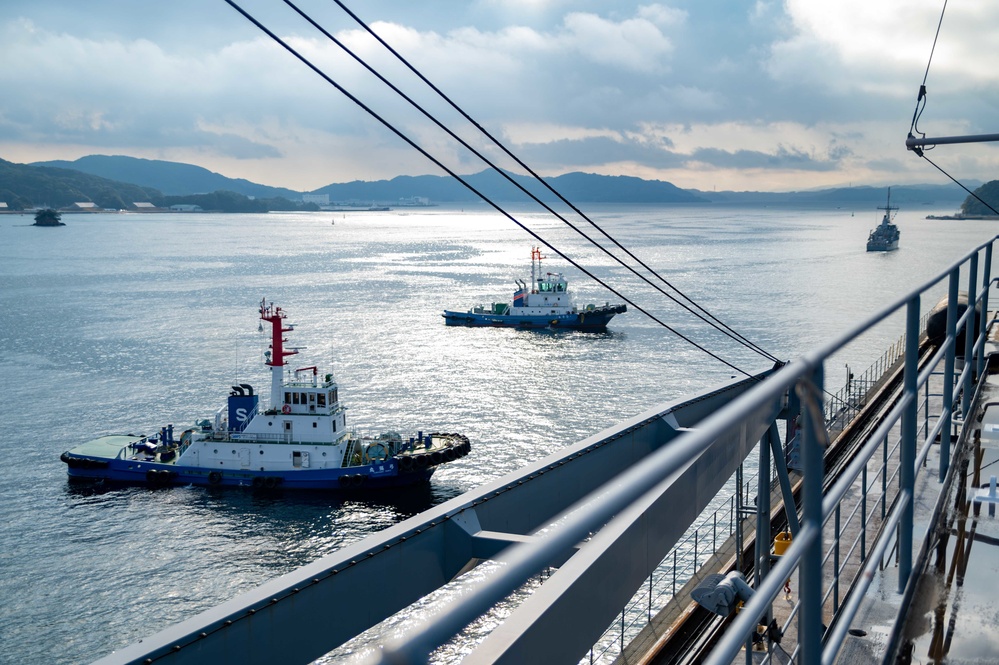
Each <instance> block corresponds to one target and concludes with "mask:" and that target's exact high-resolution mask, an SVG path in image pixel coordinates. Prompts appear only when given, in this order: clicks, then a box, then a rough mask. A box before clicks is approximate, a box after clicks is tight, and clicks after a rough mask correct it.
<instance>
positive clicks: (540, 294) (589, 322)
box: [443, 247, 628, 330]
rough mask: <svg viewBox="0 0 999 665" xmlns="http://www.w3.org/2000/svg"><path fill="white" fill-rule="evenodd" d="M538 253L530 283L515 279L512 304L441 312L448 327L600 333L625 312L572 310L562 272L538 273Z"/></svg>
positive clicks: (533, 252)
mask: <svg viewBox="0 0 999 665" xmlns="http://www.w3.org/2000/svg"><path fill="white" fill-rule="evenodd" d="M543 258H544V257H543V256H541V250H540V249H538V248H537V247H534V248H532V249H531V283H530V284H529V285H528V284H526V283H524V282H523V281H521V280H517V282H516V283H517V290H516V291H515V292H514V294H513V305H510V304H509V303H493V304H491V305H489V306H485V305H479V306H477V307H473V308H472V309H470V310H468V311H467V312H453V311H450V310H445V311H444V315H443V316H444V322H445V323H446V324H447V325H449V326H505V327H514V328H566V329H568V330H604V329H606V328H607V323H608V322H609V321H610V320H611V319H612V318H614V315H615V314H621V313H623V312H625V311H627V309H628V308H627V307H626V306H625V305H610V304H603V305H587V306H586V307H583V308H582V309H580V308H578V307H576V306H575V305H574V304H573V303H572V299H571V298H570V297H569V293H568V290H569V282H568V281H566V279H565V277H563V276H562V273H551V272H548V273H545V272H542V270H541V261H542V259H543Z"/></svg>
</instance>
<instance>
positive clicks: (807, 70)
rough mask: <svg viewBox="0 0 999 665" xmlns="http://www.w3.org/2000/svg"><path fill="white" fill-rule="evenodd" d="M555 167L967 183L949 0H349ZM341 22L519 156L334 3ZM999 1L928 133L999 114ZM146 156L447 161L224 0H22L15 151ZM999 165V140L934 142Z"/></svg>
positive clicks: (0, 27) (25, 158) (440, 139)
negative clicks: (921, 105)
mask: <svg viewBox="0 0 999 665" xmlns="http://www.w3.org/2000/svg"><path fill="white" fill-rule="evenodd" d="M343 2H344V4H345V5H346V6H347V7H348V8H350V9H351V10H352V11H353V12H354V13H356V14H357V15H358V16H359V18H361V19H362V20H364V21H365V22H366V23H368V24H369V25H370V26H371V27H372V28H373V29H374V31H375V32H377V33H378V34H379V35H380V36H381V37H382V38H383V39H384V40H385V41H386V42H388V43H389V44H390V45H391V46H392V47H393V48H395V49H396V50H397V51H398V52H400V53H401V54H402V55H403V56H404V57H406V58H407V59H408V60H409V61H410V62H411V63H412V64H413V65H414V66H415V67H416V68H418V69H419V70H420V71H421V72H422V73H423V74H424V75H425V76H426V77H427V78H428V79H429V80H430V81H432V82H433V83H434V84H435V85H436V86H437V87H438V88H440V89H441V90H443V91H444V92H445V93H447V95H448V96H450V97H451V98H452V99H453V100H454V101H455V102H457V103H458V104H459V105H460V106H461V107H462V108H463V109H464V110H465V111H466V112H467V113H468V114H469V115H470V116H471V117H473V118H474V119H475V120H476V122H478V123H479V124H480V125H481V126H482V127H484V128H486V129H487V130H489V132H490V133H492V134H493V135H495V136H497V137H498V138H500V139H501V140H502V141H503V142H504V144H505V145H507V147H509V148H510V149H511V150H512V151H513V152H514V153H515V154H517V155H518V156H519V157H521V158H522V159H523V160H524V161H525V162H526V163H527V164H529V165H530V166H531V167H532V168H533V169H534V170H536V171H538V172H539V173H541V174H543V175H559V174H562V173H568V172H572V171H584V172H588V173H600V174H605V175H630V176H637V177H641V178H647V179H657V180H666V181H669V182H672V183H673V184H675V185H677V186H679V187H683V188H689V189H701V190H713V189H714V190H719V191H720V190H757V191H794V190H804V189H812V188H821V187H834V186H848V185H851V184H870V185H887V184H907V183H908V184H911V183H936V184H943V183H946V182H949V181H948V180H947V179H946V178H945V176H943V175H942V174H941V173H940V172H939V171H937V170H936V169H934V168H933V167H932V166H931V165H929V164H928V163H927V162H926V161H924V160H922V159H919V158H918V157H916V156H915V155H914V154H912V153H911V152H908V151H906V149H905V138H906V134H907V133H908V131H909V127H910V125H911V123H912V117H913V113H914V111H915V108H916V96H917V92H918V89H919V85H920V83H922V81H923V77H924V75H925V74H926V72H927V63H928V61H929V58H930V51H931V47H932V46H933V38H934V33H935V32H936V28H937V23H938V21H939V19H940V12H941V9H942V5H943V0H933V1H932V2H931V1H928V0H904V1H903V0H836V1H835V2H820V1H818V0H785V1H784V2H778V1H773V2H767V1H763V0H760V1H757V2H753V1H752V0H738V1H737V0H682V1H679V0H678V1H674V2H633V1H632V0H613V1H612V2H611V1H607V0H604V1H597V0H419V1H417V2H414V1H413V0H366V1H365V2H363V3H359V2H356V1H355V0H343ZM295 4H296V5H297V6H298V7H299V8H301V9H302V10H303V11H304V12H306V13H307V14H309V15H311V16H312V17H313V18H314V19H315V20H316V22H317V23H319V24H320V25H322V26H323V27H324V28H325V29H326V30H327V31H328V32H329V33H331V34H333V35H334V36H336V37H337V38H338V39H339V40H341V41H342V42H343V43H345V44H346V45H347V46H349V47H350V48H351V49H353V50H354V51H355V52H356V53H357V54H358V55H359V56H361V57H362V58H364V59H365V60H366V61H368V62H369V63H370V64H371V65H372V66H373V67H374V68H375V69H376V70H378V71H379V72H380V73H382V75H383V76H385V77H386V78H389V79H390V80H392V81H393V83H395V85H397V86H398V87H399V88H400V89H402V90H404V91H405V92H406V93H407V94H408V95H410V96H411V97H412V98H414V99H415V100H417V101H418V102H419V103H420V104H421V105H424V106H425V108H427V110H428V111H430V112H431V113H432V114H433V115H434V116H436V117H438V118H439V119H440V120H441V122H443V123H444V124H445V125H446V126H448V127H450V128H452V130H453V131H455V132H456V133H457V134H459V135H460V136H462V137H463V138H465V140H466V141H468V142H469V143H470V144H472V145H475V146H476V147H477V148H480V149H482V150H483V151H484V152H485V154H487V155H488V156H489V157H490V159H493V160H494V161H495V162H496V163H497V164H498V165H499V166H501V167H504V168H509V169H511V170H514V171H519V170H520V169H519V168H518V167H517V166H516V165H515V164H514V163H513V162H512V161H510V160H509V158H506V157H504V156H503V155H502V154H501V153H499V151H498V150H497V149H495V148H493V147H490V146H489V145H488V144H487V142H486V141H485V140H484V139H482V138H481V136H480V135H479V134H478V133H477V132H476V131H475V130H474V128H472V127H471V126H470V125H469V124H468V123H467V122H466V121H465V120H464V119H463V118H461V116H460V115H458V113H456V112H455V111H454V110H452V109H450V108H449V107H448V106H447V105H446V104H444V103H443V102H441V101H440V100H439V98H437V97H436V96H435V95H433V93H432V92H431V91H429V90H428V89H427V88H426V86H424V85H423V84H422V83H420V82H419V81H418V80H417V79H416V78H415V77H414V76H413V75H412V74H411V73H410V72H408V71H407V70H406V69H405V68H403V67H402V66H401V65H400V64H399V63H398V61H396V60H394V59H393V58H392V57H391V56H390V55H388V54H387V53H386V52H385V51H384V50H383V49H382V48H381V47H380V46H379V45H378V44H377V42H376V41H375V40H374V39H373V38H372V37H370V35H367V34H366V33H364V32H363V31H362V30H361V29H360V27H359V26H358V25H357V24H356V23H354V22H353V21H352V19H350V17H349V16H348V15H347V14H346V13H345V12H344V11H343V10H342V9H341V8H340V7H338V6H337V4H336V3H335V2H333V0H297V1H296V2H295ZM239 5H240V6H241V7H243V9H245V10H246V11H247V12H249V13H250V14H252V15H253V16H255V17H256V18H257V19H258V20H259V21H260V22H261V23H263V24H264V25H266V26H267V27H268V28H270V29H271V30H272V31H273V32H274V33H276V34H277V35H278V36H280V37H281V38H282V39H284V40H286V41H287V42H288V43H289V44H290V45H291V46H293V47H294V48H295V49H296V50H299V51H300V52H301V53H302V54H303V55H304V56H305V57H307V58H308V59H309V60H311V61H312V62H313V63H314V64H315V65H316V66H318V67H319V68H321V69H322V70H323V71H324V72H325V73H326V74H327V75H328V76H329V77H330V78H331V79H333V80H334V81H336V82H337V83H338V84H340V85H341V86H343V87H344V88H345V89H346V90H348V91H349V92H350V93H351V94H353V95H355V96H356V97H357V98H359V99H360V100H361V101H362V102H363V103H364V104H366V105H367V106H368V107H370V108H371V109H373V110H374V111H376V112H377V113H378V114H380V115H381V116H382V117H383V118H384V119H385V120H387V121H389V122H390V123H391V124H393V125H394V126H396V127H397V128H398V129H399V130H400V131H402V132H403V133H404V134H405V135H407V136H409V137H410V138H411V139H412V140H414V141H415V142H416V143H418V144H419V145H421V146H422V147H424V148H425V149H426V150H427V151H428V152H430V153H431V154H433V155H434V156H435V157H437V159H439V160H440V161H441V162H442V163H443V164H445V165H447V166H448V168H451V169H454V170H455V171H457V172H458V173H475V172H478V171H481V170H482V169H483V168H486V167H485V165H484V164H483V163H482V162H480V161H479V160H478V159H477V158H476V157H475V156H474V155H472V154H471V153H468V152H467V151H465V150H464V149H463V148H461V146H460V145H458V144H457V143H456V142H455V141H454V140H453V139H451V138H449V137H448V136H447V135H445V134H444V133H443V132H441V131H440V130H439V129H438V128H436V127H435V126H434V125H432V124H431V123H430V122H429V121H428V120H426V118H424V117H423V116H421V115H420V114H418V113H417V112H415V111H413V110H412V109H411V108H410V107H409V106H408V105H407V104H406V103H405V102H404V101H402V100H401V99H400V98H399V97H397V96H396V95H395V94H394V93H392V92H391V91H389V90H388V89H387V88H385V86H384V85H383V84H382V83H380V82H379V81H378V80H377V79H375V78H374V77H373V76H371V75H370V74H369V73H368V72H366V71H365V70H363V69H362V68H361V67H360V66H358V65H356V63H354V62H353V61H352V60H350V59H349V58H347V57H346V56H344V55H343V54H342V52H340V50H339V48H338V47H337V46H336V45H335V44H333V43H332V42H331V41H330V40H329V39H327V38H326V37H325V36H324V35H323V34H321V33H320V32H318V31H317V30H315V29H314V28H313V27H312V26H310V25H309V24H308V23H307V22H306V21H305V20H304V19H302V18H301V17H300V16H299V15H298V14H296V13H295V12H294V11H293V10H292V9H291V8H290V7H289V6H288V4H286V2H284V1H282V0H239ZM997 57H999V4H997V3H989V2H981V1H979V2H973V3H967V2H965V3H950V5H949V6H948V8H947V13H946V15H945V16H944V20H943V25H942V29H941V32H940V38H939V41H938V43H937V45H936V49H935V51H934V52H933V59H932V64H931V66H930V68H929V73H928V78H927V90H928V96H927V102H926V108H925V110H924V112H923V113H922V115H921V117H920V120H919V124H918V128H919V130H920V131H922V132H924V133H926V134H927V135H929V136H937V137H939V136H951V135H964V134H980V133H997V132H999V113H997V110H999V86H997V82H999V68H996V67H995V66H994V63H995V62H996V59H997ZM90 154H104V155H129V156H133V157H143V158H148V159H164V160H170V161H178V162H186V163H191V164H197V165H199V166H203V167H205V168H207V169H210V170H212V171H216V172H218V173H221V174H223V175H226V176H229V177H234V178H246V179H249V180H252V181H254V182H259V183H262V184H267V185H273V186H282V187H289V188H291V189H295V190H300V191H308V190H313V189H317V188H319V187H322V186H324V185H327V184H330V183H334V182H348V181H352V180H378V179H388V178H392V177H395V176H397V175H421V174H442V173H443V172H442V171H441V169H440V168H439V167H438V166H436V165H434V164H433V163H432V162H430V161H429V160H427V159H426V157H424V156H422V155H421V154H419V152H417V151H416V150H414V149H413V148H412V147H410V146H409V145H407V144H406V143H404V142H403V141H402V140H401V139H400V138H398V137H397V136H396V135H395V134H394V133H392V132H391V131H390V130H389V129H387V128H385V127H384V126H383V125H382V124H381V123H380V122H378V121H377V120H375V119H374V118H372V117H371V116H370V115H369V114H368V113H367V112H365V111H364V110H363V109H361V108H360V107H359V106H357V105H356V104H355V103H354V102H352V101H351V100H350V99H348V98H347V97H346V96H345V95H343V94H342V93H341V92H339V91H338V90H337V89H335V88H334V87H333V86H331V85H330V84H329V83H328V82H326V81H324V80H323V79H322V78H320V77H319V76H318V75H316V74H315V73H314V72H313V71H311V70H310V69H308V68H307V67H306V66H305V65H303V64H302V63H301V62H300V61H299V60H297V59H295V58H294V57H293V56H292V55H290V54H289V53H288V52H287V51H285V50H283V49H282V48H281V47H280V46H278V45H277V44H275V43H274V42H273V41H272V40H271V39H270V37H268V36H267V35H265V34H264V33H263V32H261V31H260V30H259V29H258V28H256V27H255V26H254V25H252V24H251V23H250V22H249V21H247V20H246V19H245V18H243V17H242V16H241V15H240V14H239V13H237V11H236V10H235V9H234V8H232V7H231V6H230V5H229V4H227V3H226V2H225V1H224V0H171V2H152V1H151V0H145V1H137V0H88V2H74V3H68V2H65V0H59V1H56V0H24V1H22V0H4V11H3V12H2V15H0V158H2V159H6V160H8V161H13V162H18V163H31V162H35V161H42V160H51V159H69V160H72V159H77V158H79V157H82V156H85V155H90ZM927 155H928V156H930V157H931V158H932V159H933V161H934V162H936V163H937V164H938V165H940V166H941V167H942V168H943V169H945V170H946V171H948V172H949V173H950V174H951V175H953V176H954V177H957V178H960V179H975V180H983V181H987V180H991V179H994V178H996V177H997V175H996V174H997V172H999V146H992V145H988V144H978V145H972V146H967V145H965V146H939V147H937V148H936V149H935V150H934V151H932V152H930V153H927Z"/></svg>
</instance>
